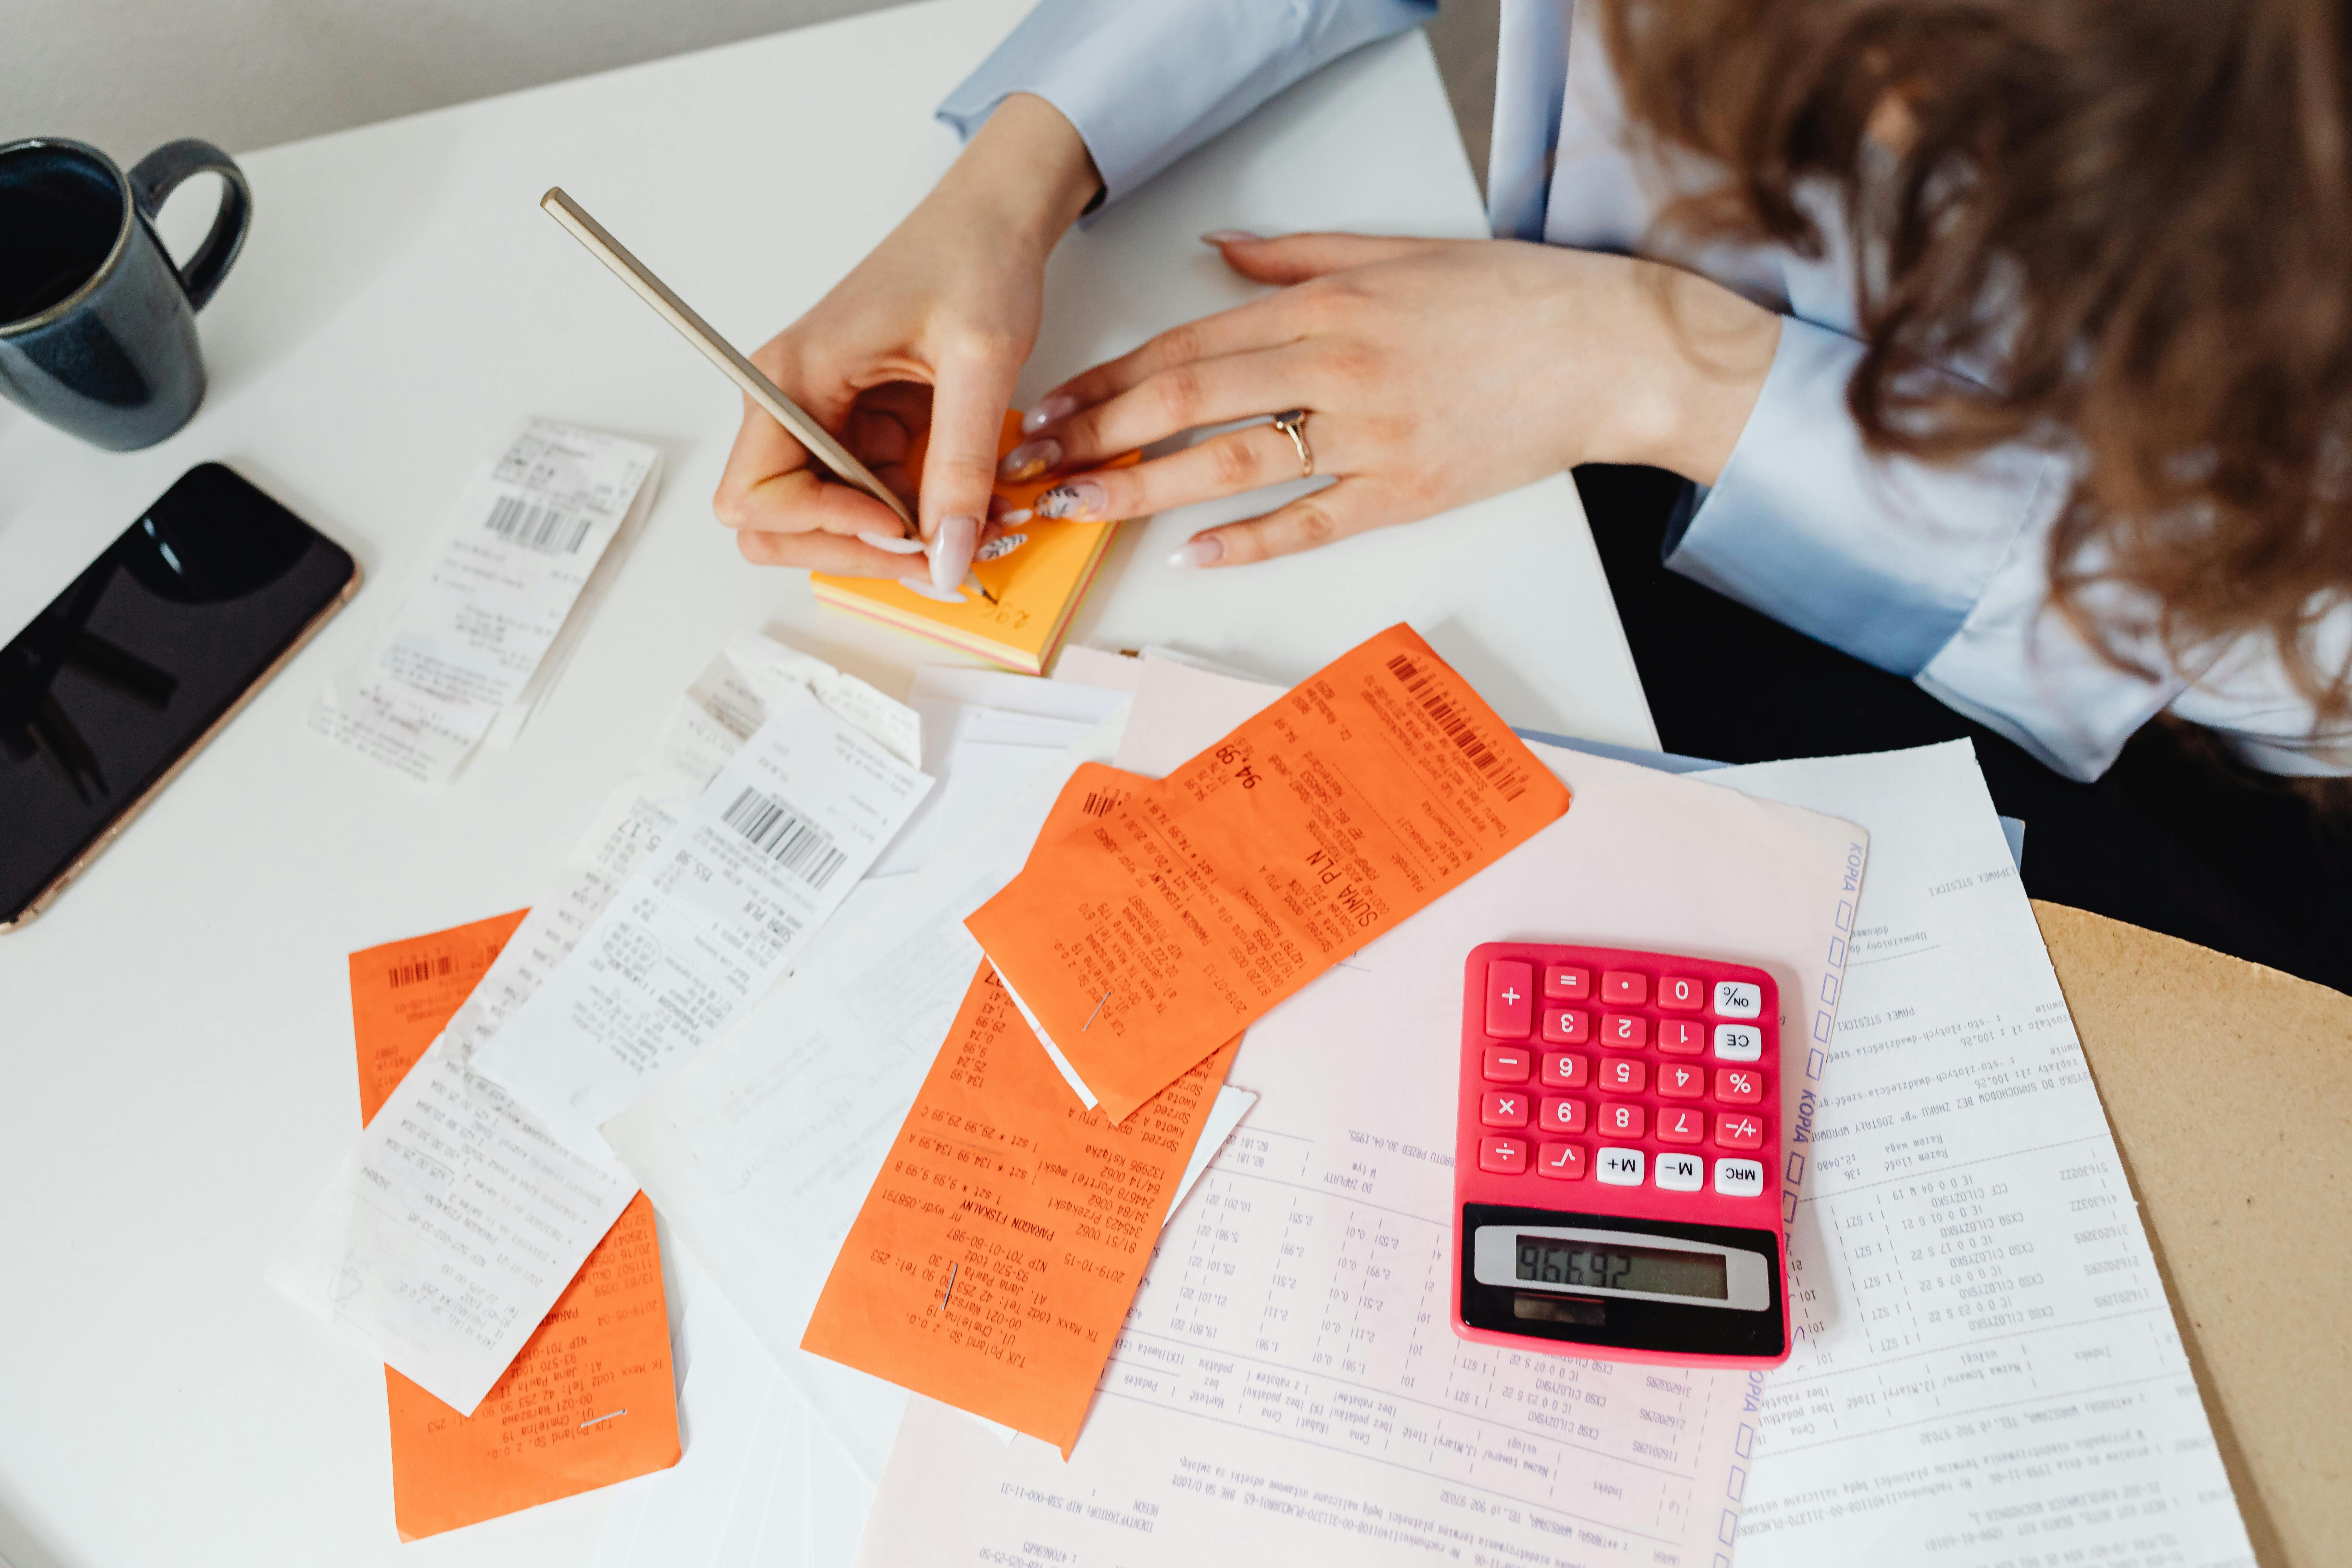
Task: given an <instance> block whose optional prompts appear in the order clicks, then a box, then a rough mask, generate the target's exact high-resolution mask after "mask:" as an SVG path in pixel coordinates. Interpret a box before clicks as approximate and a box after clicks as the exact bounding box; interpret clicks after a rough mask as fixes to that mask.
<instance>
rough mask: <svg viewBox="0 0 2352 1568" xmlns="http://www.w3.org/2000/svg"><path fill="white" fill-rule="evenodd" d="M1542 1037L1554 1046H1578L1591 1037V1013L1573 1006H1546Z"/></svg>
mask: <svg viewBox="0 0 2352 1568" xmlns="http://www.w3.org/2000/svg"><path fill="white" fill-rule="evenodd" d="M1543 1037H1544V1038H1545V1039H1547V1040H1549V1041H1550V1042H1551V1043H1552V1044H1553V1045H1555V1046H1580V1045H1582V1044H1584V1042H1585V1041H1587V1040H1589V1039H1591V1037H1592V1015H1591V1014H1590V1013H1580V1012H1578V1011H1577V1010H1576V1009H1575V1008H1573V1007H1547V1008H1545V1009H1544V1016H1543Z"/></svg>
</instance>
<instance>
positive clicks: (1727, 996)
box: [1715, 980, 1764, 1018]
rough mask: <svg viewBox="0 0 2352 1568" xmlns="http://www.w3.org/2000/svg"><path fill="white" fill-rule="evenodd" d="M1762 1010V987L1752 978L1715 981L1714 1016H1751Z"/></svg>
mask: <svg viewBox="0 0 2352 1568" xmlns="http://www.w3.org/2000/svg"><path fill="white" fill-rule="evenodd" d="M1763 1011H1764V988H1763V987H1762V986H1761V985H1759V984H1756V983H1755V982H1754V981H1752V980H1718V981H1717V982H1716V983H1715V1016H1717V1017H1718V1018H1753V1017H1755V1016H1757V1015H1758V1014H1759V1013H1761V1012H1763Z"/></svg>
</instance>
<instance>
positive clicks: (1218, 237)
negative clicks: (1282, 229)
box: [1201, 228, 1265, 245]
mask: <svg viewBox="0 0 2352 1568" xmlns="http://www.w3.org/2000/svg"><path fill="white" fill-rule="evenodd" d="M1264 238H1265V236H1264V235H1262V234H1252V233H1251V232H1250V231H1249V230H1247V229H1245V228H1213V229H1211V230H1210V231H1209V232H1208V233H1206V234H1204V235H1202V237H1201V243H1202V245H1247V244H1249V243H1251V242H1252V241H1254V240H1260V239H1264Z"/></svg>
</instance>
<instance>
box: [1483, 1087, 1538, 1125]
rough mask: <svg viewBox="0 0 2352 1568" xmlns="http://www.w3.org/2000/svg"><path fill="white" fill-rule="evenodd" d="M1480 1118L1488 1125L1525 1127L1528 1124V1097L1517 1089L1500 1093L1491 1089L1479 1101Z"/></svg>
mask: <svg viewBox="0 0 2352 1568" xmlns="http://www.w3.org/2000/svg"><path fill="white" fill-rule="evenodd" d="M1478 1120H1479V1121H1480V1122H1481V1123H1483V1124H1484V1125H1486V1126H1488V1127H1525V1126H1526V1125H1527V1124H1528V1097H1527V1094H1526V1093H1525V1091H1523V1090H1520V1089H1505V1090H1503V1091H1502V1092H1500V1093H1495V1092H1492V1091H1489V1092H1488V1094H1487V1096H1486V1099H1485V1100H1480V1101H1479V1102H1478Z"/></svg>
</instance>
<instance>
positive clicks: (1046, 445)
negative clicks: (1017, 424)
mask: <svg viewBox="0 0 2352 1568" xmlns="http://www.w3.org/2000/svg"><path fill="white" fill-rule="evenodd" d="M1061 460H1062V444H1061V443H1060V442H1059V441H1056V440H1055V439H1054V438H1053V437H1050V436H1049V437H1046V438H1045V439H1044V440H1043V441H1024V442H1022V443H1021V445H1019V446H1018V447H1013V450H1011V451H1010V452H1007V453H1005V454H1004V460H1003V462H1001V463H999V464H997V465H996V471H997V472H998V473H999V474H1002V475H1003V477H1004V478H1006V479H1035V478H1036V477H1037V476H1038V475H1039V474H1042V473H1045V472H1046V471H1047V470H1048V469H1051V468H1055V467H1056V466H1057V465H1058V464H1059V463H1060V462H1061Z"/></svg>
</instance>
